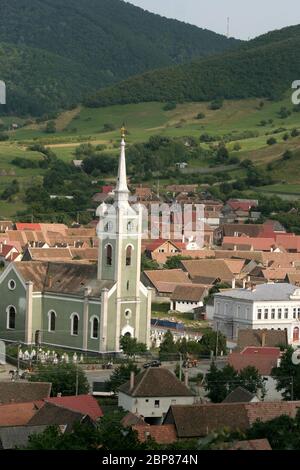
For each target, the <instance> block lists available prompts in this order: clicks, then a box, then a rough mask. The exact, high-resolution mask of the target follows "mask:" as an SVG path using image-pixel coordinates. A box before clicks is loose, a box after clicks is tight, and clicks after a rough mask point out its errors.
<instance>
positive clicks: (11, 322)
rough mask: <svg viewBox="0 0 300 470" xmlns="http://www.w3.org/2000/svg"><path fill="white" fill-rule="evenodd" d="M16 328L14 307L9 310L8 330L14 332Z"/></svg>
mask: <svg viewBox="0 0 300 470" xmlns="http://www.w3.org/2000/svg"><path fill="white" fill-rule="evenodd" d="M15 328H16V309H15V307H13V306H12V305H11V306H10V307H8V308H7V329H8V330H14V329H15Z"/></svg>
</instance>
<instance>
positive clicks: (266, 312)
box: [264, 308, 269, 320]
mask: <svg viewBox="0 0 300 470" xmlns="http://www.w3.org/2000/svg"><path fill="white" fill-rule="evenodd" d="M268 316H269V309H267V308H265V311H264V318H265V320H268Z"/></svg>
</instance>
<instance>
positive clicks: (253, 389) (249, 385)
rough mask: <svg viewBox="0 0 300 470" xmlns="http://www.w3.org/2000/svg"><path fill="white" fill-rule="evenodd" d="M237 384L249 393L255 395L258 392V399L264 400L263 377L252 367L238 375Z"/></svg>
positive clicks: (264, 387) (246, 368)
mask: <svg viewBox="0 0 300 470" xmlns="http://www.w3.org/2000/svg"><path fill="white" fill-rule="evenodd" d="M239 384H240V386H241V387H244V388H245V389H246V390H248V391H249V392H250V393H254V394H255V395H256V394H257V393H258V392H260V397H261V398H262V399H264V397H265V396H266V386H265V381H264V379H263V377H262V376H261V375H260V374H259V372H258V370H257V369H256V368H255V367H253V366H247V367H245V368H244V369H243V370H241V371H240V373H239Z"/></svg>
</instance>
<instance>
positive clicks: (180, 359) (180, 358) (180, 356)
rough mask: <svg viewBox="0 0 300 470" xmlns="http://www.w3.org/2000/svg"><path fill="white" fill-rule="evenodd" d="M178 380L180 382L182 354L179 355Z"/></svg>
mask: <svg viewBox="0 0 300 470" xmlns="http://www.w3.org/2000/svg"><path fill="white" fill-rule="evenodd" d="M179 380H180V382H181V380H182V354H181V353H179Z"/></svg>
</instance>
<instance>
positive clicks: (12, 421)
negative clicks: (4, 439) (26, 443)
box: [0, 402, 38, 426]
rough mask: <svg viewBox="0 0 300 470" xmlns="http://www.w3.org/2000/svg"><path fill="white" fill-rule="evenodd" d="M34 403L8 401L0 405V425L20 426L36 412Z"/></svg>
mask: <svg viewBox="0 0 300 470" xmlns="http://www.w3.org/2000/svg"><path fill="white" fill-rule="evenodd" d="M37 410H38V409H37V407H36V406H35V403H33V402H29V403H10V404H9V405H0V426H22V425H25V424H27V423H28V422H29V420H30V419H31V418H32V417H33V416H34V415H35V414H36V412H37Z"/></svg>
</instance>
